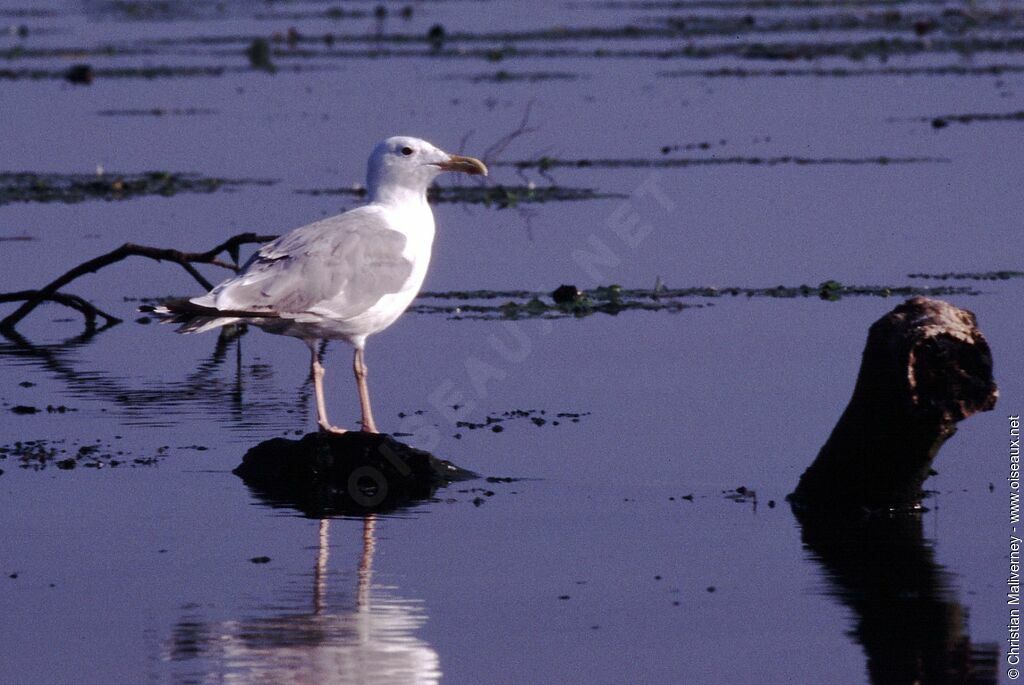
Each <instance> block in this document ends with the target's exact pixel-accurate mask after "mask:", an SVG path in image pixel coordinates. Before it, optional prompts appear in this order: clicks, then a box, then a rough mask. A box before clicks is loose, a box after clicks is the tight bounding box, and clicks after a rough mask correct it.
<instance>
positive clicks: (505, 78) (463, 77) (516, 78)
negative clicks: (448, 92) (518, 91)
mask: <svg viewBox="0 0 1024 685" xmlns="http://www.w3.org/2000/svg"><path fill="white" fill-rule="evenodd" d="M580 78H586V77H585V76H583V75H581V74H573V73H570V72H564V71H520V72H513V71H505V70H503V69H502V70H499V71H495V72H488V73H484V74H449V75H448V76H445V80H447V81H469V82H470V83H515V82H526V83H539V82H542V81H575V80H577V79H580Z"/></svg>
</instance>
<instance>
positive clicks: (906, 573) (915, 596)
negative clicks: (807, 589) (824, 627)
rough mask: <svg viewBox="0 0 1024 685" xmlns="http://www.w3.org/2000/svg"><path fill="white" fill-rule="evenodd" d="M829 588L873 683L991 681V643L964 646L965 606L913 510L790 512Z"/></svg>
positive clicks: (994, 660)
mask: <svg viewBox="0 0 1024 685" xmlns="http://www.w3.org/2000/svg"><path fill="white" fill-rule="evenodd" d="M794 511H795V512H796V515H797V518H798V520H799V521H800V525H801V528H802V532H803V542H804V545H805V547H806V549H807V550H808V551H809V552H810V556H811V557H812V558H813V559H814V560H815V561H816V562H817V563H819V564H820V565H821V566H822V568H823V569H824V570H825V572H826V574H827V576H828V580H829V585H830V588H829V594H832V595H834V596H835V597H837V598H839V600H840V601H842V603H843V604H845V605H846V606H848V607H849V608H850V609H852V610H853V612H854V615H855V625H854V628H853V630H852V631H851V633H852V635H853V637H854V638H855V639H856V640H857V642H858V643H860V645H861V646H862V647H863V648H864V652H865V655H866V656H867V671H868V675H869V677H870V682H871V683H873V685H912V684H920V685H954V684H955V685H964V684H969V685H982V684H983V683H995V682H997V674H996V671H997V660H998V646H997V645H995V644H972V643H971V639H970V635H968V633H967V621H966V616H967V610H966V608H965V607H964V606H963V605H961V604H960V602H959V601H957V599H956V597H955V593H954V592H953V590H952V589H951V587H950V582H949V580H950V579H949V573H948V572H947V571H946V570H945V569H944V568H943V567H942V566H940V565H939V564H938V563H936V561H935V555H934V552H933V549H932V545H931V543H930V542H929V541H927V540H925V538H924V534H923V530H922V517H921V515H920V514H907V513H902V514H892V515H886V514H875V515H870V516H865V517H863V518H858V519H856V520H849V519H845V518H844V519H839V518H838V517H831V516H820V512H814V513H812V512H809V511H807V512H802V511H800V510H799V509H795V510H794Z"/></svg>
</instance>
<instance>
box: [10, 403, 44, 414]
mask: <svg viewBox="0 0 1024 685" xmlns="http://www.w3.org/2000/svg"><path fill="white" fill-rule="evenodd" d="M11 411H12V412H14V413H15V414H38V413H39V408H38V407H32V406H29V405H26V404H16V405H14V406H13V407H11Z"/></svg>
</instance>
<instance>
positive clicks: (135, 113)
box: [96, 107, 217, 117]
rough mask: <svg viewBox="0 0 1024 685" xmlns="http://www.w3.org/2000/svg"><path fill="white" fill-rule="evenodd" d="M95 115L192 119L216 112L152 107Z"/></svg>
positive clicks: (112, 110) (199, 108) (195, 108)
mask: <svg viewBox="0 0 1024 685" xmlns="http://www.w3.org/2000/svg"><path fill="white" fill-rule="evenodd" d="M96 114H98V115H100V116H101V117H166V116H175V117H192V116H198V115H200V114H217V110H215V109H207V108H204V107H186V108H179V107H171V108H164V107H153V108H150V109H101V110H100V111H98V112H96Z"/></svg>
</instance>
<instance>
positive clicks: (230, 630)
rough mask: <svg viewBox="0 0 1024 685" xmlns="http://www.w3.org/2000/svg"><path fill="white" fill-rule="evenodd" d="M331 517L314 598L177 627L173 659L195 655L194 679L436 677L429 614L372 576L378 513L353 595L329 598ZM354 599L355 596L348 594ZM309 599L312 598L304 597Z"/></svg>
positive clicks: (366, 532) (411, 680)
mask: <svg viewBox="0 0 1024 685" xmlns="http://www.w3.org/2000/svg"><path fill="white" fill-rule="evenodd" d="M330 525H331V522H330V521H329V520H328V519H320V523H319V528H318V545H317V554H316V560H315V565H314V568H313V574H312V580H313V582H312V588H311V590H312V598H311V599H312V601H311V603H310V604H311V606H309V605H307V607H308V608H307V609H305V610H303V611H289V612H285V613H279V614H277V615H274V616H269V617H264V618H255V619H246V620H237V621H224V622H221V623H211V622H202V621H196V620H190V619H186V620H183V621H181V622H179V623H178V625H177V626H176V627H175V631H174V635H173V637H172V643H171V645H170V654H169V657H170V659H171V661H179V662H194V661H196V662H199V663H198V664H196V665H198V666H200V670H199V671H198V672H197V670H196V669H194V668H192V669H189V675H190V676H194V677H195V678H196V680H197V681H198V682H211V681H212V682H224V683H236V682H237V683H275V684H282V685H287V684H296V685H299V684H302V685H307V684H309V685H312V684H328V683H338V684H344V683H372V684H375V685H391V684H392V683H393V684H394V685H427V684H429V683H438V682H440V678H441V668H440V659H439V658H438V654H437V652H436V651H435V650H434V649H433V648H432V647H431V646H430V645H429V644H427V643H426V642H424V641H423V640H421V639H419V638H417V637H416V636H415V632H416V631H417V630H418V629H419V628H420V627H421V626H422V625H423V623H424V622H425V621H426V614H425V612H424V611H423V607H422V604H421V603H419V602H416V601H410V600H404V599H400V598H397V597H394V596H393V595H391V594H390V592H389V591H390V590H392V589H393V588H387V587H384V586H381V585H377V586H374V584H373V556H374V551H375V546H376V541H375V534H376V525H377V520H376V516H375V515H373V514H370V515H367V516H365V517H364V518H363V526H362V536H363V540H362V554H361V556H360V560H359V567H358V572H357V574H356V591H355V596H354V598H350V599H349V600H348V602H347V604H348V606H346V607H344V608H342V607H338V606H332V605H333V604H334V602H332V599H331V594H330V593H329V592H328V581H329V579H330V577H331V574H330V573H329V570H328V560H329V549H330ZM353 600H354V601H353ZM307 601H309V600H308V599H307Z"/></svg>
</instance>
